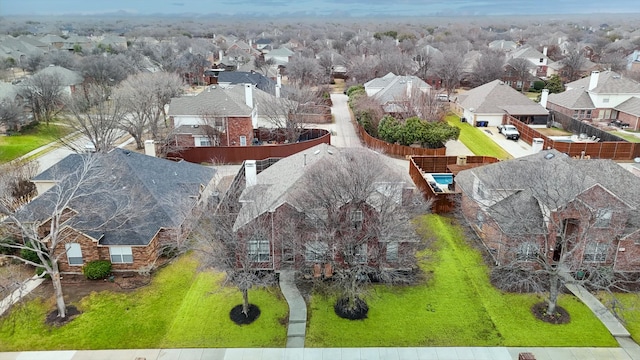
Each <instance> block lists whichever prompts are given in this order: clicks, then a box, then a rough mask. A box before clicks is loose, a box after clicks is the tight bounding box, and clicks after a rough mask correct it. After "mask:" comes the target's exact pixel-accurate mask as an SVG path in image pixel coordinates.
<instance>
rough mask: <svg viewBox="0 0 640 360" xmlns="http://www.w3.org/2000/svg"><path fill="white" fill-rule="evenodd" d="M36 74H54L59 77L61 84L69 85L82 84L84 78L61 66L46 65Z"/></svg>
mask: <svg viewBox="0 0 640 360" xmlns="http://www.w3.org/2000/svg"><path fill="white" fill-rule="evenodd" d="M37 74H48V75H56V76H59V77H60V81H61V85H65V86H71V85H78V84H82V82H83V81H84V79H83V78H82V75H80V74H79V73H77V72H75V71H73V70H69V69H65V68H63V67H61V66H47V67H46V68H44V69H42V70H40V71H38V72H37Z"/></svg>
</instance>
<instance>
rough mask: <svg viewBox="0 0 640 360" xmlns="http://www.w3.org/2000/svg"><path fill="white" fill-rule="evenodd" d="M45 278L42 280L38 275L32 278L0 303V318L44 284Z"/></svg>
mask: <svg viewBox="0 0 640 360" xmlns="http://www.w3.org/2000/svg"><path fill="white" fill-rule="evenodd" d="M43 281H44V278H40V277H38V276H37V275H34V276H33V277H32V278H30V279H27V280H26V281H25V282H24V283H22V285H21V286H20V287H19V288H17V289H15V290H14V291H13V292H11V294H9V296H7V297H6V298H4V299H2V301H0V316H2V314H4V313H5V311H7V310H9V308H10V307H11V305H13V304H15V303H17V302H18V301H19V300H20V299H22V298H23V297H24V296H25V295H27V294H29V293H30V292H32V291H33V289H35V288H37V287H38V286H39V285H40V284H42V282H43Z"/></svg>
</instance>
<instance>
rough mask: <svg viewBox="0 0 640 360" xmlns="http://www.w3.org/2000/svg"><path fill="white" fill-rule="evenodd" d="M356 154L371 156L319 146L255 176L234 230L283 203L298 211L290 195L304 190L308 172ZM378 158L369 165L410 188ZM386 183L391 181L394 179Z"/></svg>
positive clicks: (401, 176)
mask: <svg viewBox="0 0 640 360" xmlns="http://www.w3.org/2000/svg"><path fill="white" fill-rule="evenodd" d="M357 151H365V152H371V150H368V149H353V148H336V147H334V146H331V145H328V144H320V145H316V146H314V147H312V148H310V149H307V150H304V151H301V152H299V153H296V154H294V155H291V156H288V157H286V158H284V159H281V160H279V161H278V162H276V163H275V164H273V165H271V166H270V167H268V168H267V169H266V170H264V171H262V172H261V173H260V174H258V183H257V185H255V186H253V187H249V188H246V189H245V190H244V191H243V192H242V195H241V196H240V201H241V202H243V201H244V202H245V203H244V204H243V206H242V208H241V210H240V212H239V214H238V217H237V218H236V222H235V224H234V228H235V229H239V228H241V227H242V226H244V225H246V224H247V223H249V222H250V221H251V220H252V219H254V218H256V217H257V216H259V215H260V214H263V213H265V212H267V211H271V210H275V209H276V208H278V207H279V206H280V205H282V204H284V203H288V204H291V205H292V206H294V207H299V206H298V205H299V204H297V202H296V199H295V197H292V196H291V194H294V193H295V190H296V189H297V190H299V188H300V187H301V186H305V185H304V182H303V181H301V180H302V178H303V176H304V175H305V174H306V172H307V171H308V170H309V169H311V168H313V167H314V166H315V165H316V164H319V163H320V162H324V161H339V160H340V159H341V158H342V157H344V156H345V154H348V153H353V152H357ZM379 158H380V162H378V163H376V164H371V165H372V166H379V167H380V168H381V169H388V170H389V171H392V172H395V173H397V174H399V175H398V179H399V180H400V182H399V183H402V184H407V185H408V184H412V183H411V182H410V181H411V180H410V178H409V179H407V177H406V176H405V175H406V174H405V173H398V171H397V167H396V166H395V165H391V164H390V163H388V161H389V160H388V159H386V157H385V156H379ZM388 180H389V181H393V179H388ZM408 186H412V185H408ZM247 201H248V202H247Z"/></svg>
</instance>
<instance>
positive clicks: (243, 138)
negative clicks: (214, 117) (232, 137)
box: [240, 136, 247, 146]
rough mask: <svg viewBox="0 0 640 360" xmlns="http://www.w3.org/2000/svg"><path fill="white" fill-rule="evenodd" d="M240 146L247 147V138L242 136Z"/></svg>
mask: <svg viewBox="0 0 640 360" xmlns="http://www.w3.org/2000/svg"><path fill="white" fill-rule="evenodd" d="M240 146H247V137H246V136H240Z"/></svg>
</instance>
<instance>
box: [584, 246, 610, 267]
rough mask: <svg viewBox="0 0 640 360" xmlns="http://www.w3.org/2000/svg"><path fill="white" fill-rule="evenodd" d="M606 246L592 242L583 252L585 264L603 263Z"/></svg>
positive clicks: (605, 256)
mask: <svg viewBox="0 0 640 360" xmlns="http://www.w3.org/2000/svg"><path fill="white" fill-rule="evenodd" d="M607 249H608V246H607V244H603V243H596V242H592V243H589V244H587V246H586V248H585V250H584V261H585V262H605V261H606V260H607Z"/></svg>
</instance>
